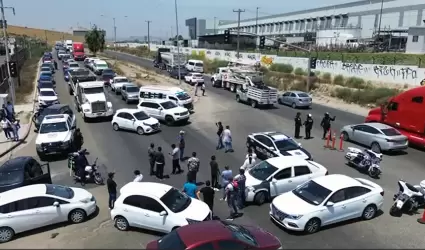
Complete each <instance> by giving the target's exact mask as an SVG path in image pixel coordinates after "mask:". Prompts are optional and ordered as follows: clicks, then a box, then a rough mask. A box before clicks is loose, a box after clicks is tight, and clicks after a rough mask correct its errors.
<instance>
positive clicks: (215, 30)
mask: <svg viewBox="0 0 425 250" xmlns="http://www.w3.org/2000/svg"><path fill="white" fill-rule="evenodd" d="M216 21H217V17H214V35H217V25H216Z"/></svg>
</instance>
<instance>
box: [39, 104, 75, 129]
mask: <svg viewBox="0 0 425 250" xmlns="http://www.w3.org/2000/svg"><path fill="white" fill-rule="evenodd" d="M59 114H68V115H70V116H73V115H74V112H73V111H72V109H71V108H70V107H69V106H68V105H67V104H53V105H51V106H49V107H45V108H42V109H39V111H38V112H36V113H35V115H34V116H33V118H32V121H33V123H34V126H35V129H34V131H36V132H37V131H38V130H39V129H40V125H41V122H42V121H43V119H44V117H45V116H46V115H59Z"/></svg>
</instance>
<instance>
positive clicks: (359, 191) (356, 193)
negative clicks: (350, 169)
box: [344, 186, 371, 220]
mask: <svg viewBox="0 0 425 250" xmlns="http://www.w3.org/2000/svg"><path fill="white" fill-rule="evenodd" d="M370 192H371V190H370V189H368V188H365V187H361V186H356V187H349V188H347V190H346V191H345V196H346V198H347V199H346V200H345V201H344V203H345V206H346V207H347V208H346V209H345V210H346V213H347V217H346V218H345V219H346V220H350V219H354V218H359V217H360V216H362V214H363V210H364V209H365V208H366V206H367V205H369V204H370V203H371V201H369V199H371V196H370Z"/></svg>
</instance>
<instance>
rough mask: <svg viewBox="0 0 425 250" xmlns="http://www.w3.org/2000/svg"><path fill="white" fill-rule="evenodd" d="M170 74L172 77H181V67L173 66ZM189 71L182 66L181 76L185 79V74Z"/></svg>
mask: <svg viewBox="0 0 425 250" xmlns="http://www.w3.org/2000/svg"><path fill="white" fill-rule="evenodd" d="M168 73H169V74H170V77H172V78H176V79H179V69H178V68H173V69H172V70H170V71H169V72H168ZM187 73H189V72H188V71H187V69H186V68H180V78H181V79H183V80H184V76H185V75H187Z"/></svg>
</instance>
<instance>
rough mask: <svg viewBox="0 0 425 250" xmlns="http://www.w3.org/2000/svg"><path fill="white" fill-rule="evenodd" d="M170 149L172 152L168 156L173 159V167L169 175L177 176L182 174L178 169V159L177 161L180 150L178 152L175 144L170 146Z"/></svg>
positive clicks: (179, 168)
mask: <svg viewBox="0 0 425 250" xmlns="http://www.w3.org/2000/svg"><path fill="white" fill-rule="evenodd" d="M171 149H172V151H171V153H170V155H171V156H172V157H173V164H172V165H173V171H172V172H171V174H179V173H181V172H182V169H181V167H180V159H179V157H180V155H179V153H180V150H179V148H178V147H176V144H172V145H171Z"/></svg>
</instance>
